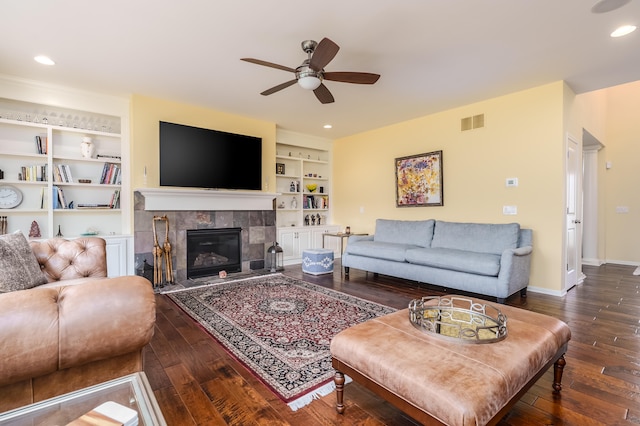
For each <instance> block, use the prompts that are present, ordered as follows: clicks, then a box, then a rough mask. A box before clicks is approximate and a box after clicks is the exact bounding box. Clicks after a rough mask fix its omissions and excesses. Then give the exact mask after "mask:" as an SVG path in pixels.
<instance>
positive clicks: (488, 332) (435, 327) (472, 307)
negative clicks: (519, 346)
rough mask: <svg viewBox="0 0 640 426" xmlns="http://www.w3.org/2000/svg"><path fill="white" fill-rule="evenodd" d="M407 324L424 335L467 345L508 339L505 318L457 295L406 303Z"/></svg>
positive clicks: (494, 310)
mask: <svg viewBox="0 0 640 426" xmlns="http://www.w3.org/2000/svg"><path fill="white" fill-rule="evenodd" d="M409 321H411V324H413V326H414V327H416V328H417V329H419V330H422V331H424V332H425V333H429V334H434V335H438V336H442V337H445V338H449V339H455V340H457V341H460V342H466V343H494V342H499V341H500V340H503V339H504V338H506V337H507V317H506V315H504V314H502V312H500V310H499V309H498V308H496V307H495V306H493V305H490V304H487V303H478V302H475V301H473V300H471V299H466V298H464V297H459V296H446V297H445V296H430V297H423V298H422V299H414V300H412V301H411V302H410V303H409Z"/></svg>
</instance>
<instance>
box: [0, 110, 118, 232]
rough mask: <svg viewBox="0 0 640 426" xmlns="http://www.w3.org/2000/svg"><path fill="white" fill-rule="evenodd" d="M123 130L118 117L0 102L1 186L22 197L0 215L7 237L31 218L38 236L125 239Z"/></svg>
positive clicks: (26, 227)
mask: <svg viewBox="0 0 640 426" xmlns="http://www.w3.org/2000/svg"><path fill="white" fill-rule="evenodd" d="M120 128H121V119H120V117H118V116H112V115H105V114H98V113H92V112H85V111H80V110H72V109H64V108H57V107H51V106H46V105H42V104H35V103H29V102H21V101H16V100H13V99H0V170H1V171H2V172H1V173H0V176H1V178H0V186H11V187H13V188H15V190H16V191H18V192H19V193H20V194H21V195H22V202H21V203H20V204H19V205H17V206H15V207H13V208H7V209H2V210H0V212H1V213H2V215H3V216H7V232H13V231H15V230H22V231H23V232H25V234H26V233H27V232H28V231H29V230H30V229H31V225H32V223H33V221H36V222H37V223H38V228H39V229H40V233H41V237H42V238H48V237H53V236H56V235H57V234H58V232H59V231H60V233H62V235H64V236H65V237H67V236H68V237H75V236H81V235H83V234H101V235H121V234H123V232H124V231H125V227H126V225H123V221H122V215H121V214H120V213H121V210H120V208H119V207H120V204H121V199H122V191H121V189H122V176H123V175H122V167H121V163H122V154H123V150H122V136H121V134H120ZM86 138H90V139H91V141H92V143H93V145H94V147H95V151H94V153H93V155H92V156H90V157H84V156H83V152H82V151H81V143H82V141H83V139H86ZM85 154H86V153H85Z"/></svg>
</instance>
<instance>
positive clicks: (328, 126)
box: [323, 124, 333, 129]
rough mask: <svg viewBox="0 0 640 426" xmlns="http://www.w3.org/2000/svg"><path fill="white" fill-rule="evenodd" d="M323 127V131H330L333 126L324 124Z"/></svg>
mask: <svg viewBox="0 0 640 426" xmlns="http://www.w3.org/2000/svg"><path fill="white" fill-rule="evenodd" d="M323 127H324V128H325V129H331V128H332V127H333V126H332V125H331V124H325V125H324V126H323Z"/></svg>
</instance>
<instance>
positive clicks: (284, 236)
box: [278, 227, 299, 260]
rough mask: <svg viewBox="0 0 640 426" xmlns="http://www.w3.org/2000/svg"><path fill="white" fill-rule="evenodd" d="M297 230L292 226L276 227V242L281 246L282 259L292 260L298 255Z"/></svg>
mask: <svg viewBox="0 0 640 426" xmlns="http://www.w3.org/2000/svg"><path fill="white" fill-rule="evenodd" d="M297 232H298V230H297V229H296V228H294V227H292V228H280V229H278V244H279V245H280V247H281V248H282V259H283V260H292V259H295V258H297V257H299V255H298V254H297V253H298V251H299V248H298V240H297V239H296V233H297Z"/></svg>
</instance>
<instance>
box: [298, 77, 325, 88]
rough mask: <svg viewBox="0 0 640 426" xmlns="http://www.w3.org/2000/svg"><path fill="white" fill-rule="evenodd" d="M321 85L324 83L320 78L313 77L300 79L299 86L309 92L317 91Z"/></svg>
mask: <svg viewBox="0 0 640 426" xmlns="http://www.w3.org/2000/svg"><path fill="white" fill-rule="evenodd" d="M321 83H322V81H321V80H320V79H319V78H318V77H316V76H313V75H308V76H305V77H300V78H299V79H298V84H299V85H300V87H302V88H303V89H307V90H316V89H317V88H318V87H320V84H321Z"/></svg>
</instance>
